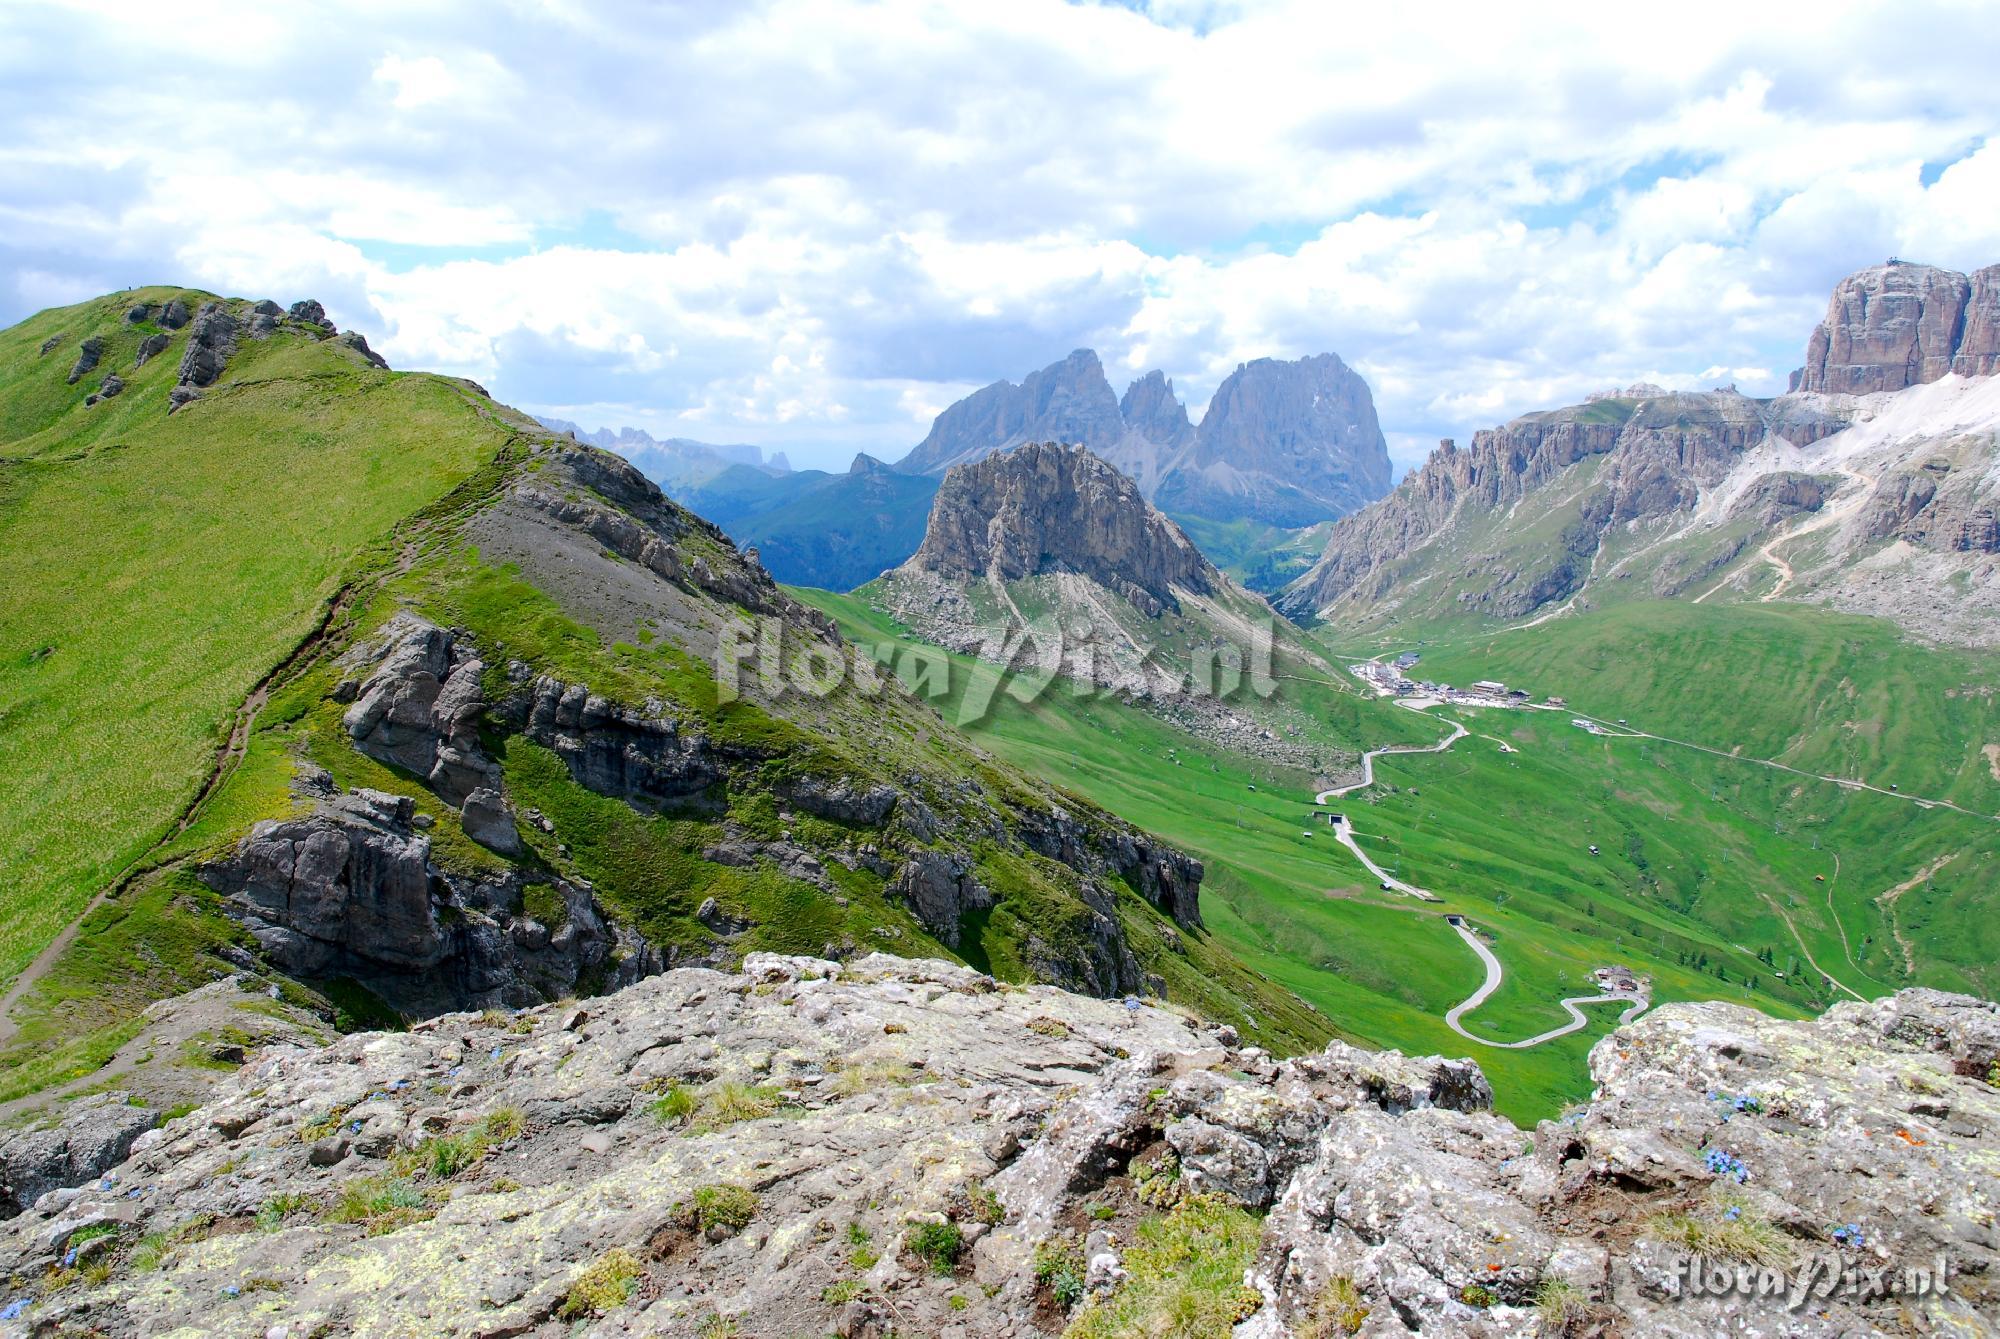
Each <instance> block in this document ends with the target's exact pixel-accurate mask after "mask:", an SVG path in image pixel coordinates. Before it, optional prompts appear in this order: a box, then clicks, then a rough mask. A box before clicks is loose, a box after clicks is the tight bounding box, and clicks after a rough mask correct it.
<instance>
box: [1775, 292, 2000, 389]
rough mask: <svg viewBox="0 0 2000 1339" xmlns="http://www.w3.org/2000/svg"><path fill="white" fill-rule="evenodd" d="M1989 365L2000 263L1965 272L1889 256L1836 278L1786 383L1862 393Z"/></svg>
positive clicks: (1994, 362)
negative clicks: (1802, 363)
mask: <svg viewBox="0 0 2000 1339" xmlns="http://www.w3.org/2000/svg"><path fill="white" fill-rule="evenodd" d="M1995 372H2000V265H1988V266H1987V267H1986V268H1984V269H1981V270H1975V271H1973V273H1972V274H1971V275H1970V276H1967V275H1963V274H1959V273H1958V272H1956V271H1954V270H1941V269H1938V268H1936V267H1935V266H1931V265H1912V264H1910V263H1908V262H1906V261H1898V260H1892V261H1890V262H1888V263H1887V264H1886V265H1877V266H1874V267H1872V268H1870V269H1866V270H1861V271H1859V272H1857V273H1855V274H1850V275H1849V276H1847V278H1845V279H1843V280H1841V281H1840V284H1839V285H1838V286H1837V287H1836V288H1835V289H1834V290H1833V300H1832V301H1831V302H1830V303H1828V304H1827V309H1826V319H1825V320H1823V321H1821V322H1820V324H1819V328H1818V329H1816V330H1814V331H1813V333H1812V339H1811V341H1810V342H1809V343H1808V344H1807V346H1806V362H1805V366H1804V367H1802V368H1800V369H1799V370H1798V371H1796V372H1794V373H1792V387H1791V388H1792V389H1793V390H1795V391H1829V392H1833V393H1835V394H1845V395H1867V394H1870V393H1872V392H1875V391H1899V390H1902V389H1904V388H1905V387H1908V386H1920V385H1923V384H1924V383H1925V382H1931V381H1936V380H1938V379H1939V378H1940V377H1943V376H1947V375H1950V374H1956V375H1958V376H1962V377H1983V376H1991V375H1992V374H1993V373H1995Z"/></svg>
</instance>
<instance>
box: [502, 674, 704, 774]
mask: <svg viewBox="0 0 2000 1339" xmlns="http://www.w3.org/2000/svg"><path fill="white" fill-rule="evenodd" d="M508 673H509V676H510V677H512V678H514V679H515V680H516V682H517V685H518V686H517V687H516V688H515V690H514V691H513V692H512V693H511V694H510V695H509V697H508V699H507V701H506V703H505V704H504V705H503V708H502V710H501V713H500V715H501V719H502V720H504V721H505V722H506V723H507V724H508V725H510V726H511V727H512V728H514V729H516V730H518V731H520V732H521V734H523V735H525V736H526V737H527V738H529V739H531V740H533V741H534V742H535V743H537V744H540V745H541V746H542V747H543V748H546V749H549V750H551V751H552V752H553V753H554V754H555V755H556V756H557V757H558V758H560V759H562V761H563V765H564V766H565V767H567V768H568V769H569V774H570V776H571V777H572V778H573V779H574V780H575V781H576V783H577V784H578V785H580V786H582V787H584V788H585V789H587V790H592V791H595V792H597V793H598V794H599V795H609V796H612V797H613V798H615V799H621V800H625V801H627V802H629V803H632V804H635V805H638V806H640V807H643V808H647V809H659V808H662V807H674V806H677V805H684V804H686V803H688V802H690V801H692V800H693V799H695V798H696V797H698V796H700V795H701V794H702V792H704V791H706V790H708V789H709V788H710V787H711V786H714V785H717V784H718V783H720V782H721V781H722V779H723V777H724V768H723V762H722V759H720V758H718V757H717V756H716V755H715V754H714V753H713V752H712V751H711V750H710V749H709V746H708V741H707V739H706V738H705V737H704V736H703V735H701V734H700V733H698V732H694V731H685V730H683V729H682V727H681V723H680V722H679V720H678V719H677V718H676V717H675V716H674V715H673V713H671V712H670V711H668V710H667V709H666V707H664V706H663V705H662V704H660V703H658V702H652V703H648V704H646V705H645V706H644V707H643V708H635V707H629V706H626V705H624V704H622V703H618V702H613V701H611V700H610V699H609V698H606V697H603V696H600V695H599V694H596V693H593V692H591V691H590V689H589V688H588V687H587V686H586V685H584V684H580V683H564V682H563V681H562V680H560V679H557V678H554V677H552V676H550V675H546V674H542V675H533V676H532V677H524V676H528V675H529V674H530V673H531V672H530V671H529V670H528V668H527V666H525V665H520V664H515V665H510V666H509V667H508Z"/></svg>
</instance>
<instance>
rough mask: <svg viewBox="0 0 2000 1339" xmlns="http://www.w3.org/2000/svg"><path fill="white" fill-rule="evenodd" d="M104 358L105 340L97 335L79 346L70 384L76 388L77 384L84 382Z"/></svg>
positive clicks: (70, 373)
mask: <svg viewBox="0 0 2000 1339" xmlns="http://www.w3.org/2000/svg"><path fill="white" fill-rule="evenodd" d="M103 356H104V340H103V339H102V338H100V337H99V336H97V335H92V336H91V337H90V338H88V339H86V340H84V341H83V343H81V344H79V345H77V346H76V365H75V366H73V367H71V368H70V370H69V384H70V385H72V386H74V385H76V383H77V382H79V381H81V380H83V378H84V377H85V376H86V375H88V374H89V373H90V372H91V371H92V370H93V369H94V368H96V366H97V362H98V360H99V359H100V358H102V357H103Z"/></svg>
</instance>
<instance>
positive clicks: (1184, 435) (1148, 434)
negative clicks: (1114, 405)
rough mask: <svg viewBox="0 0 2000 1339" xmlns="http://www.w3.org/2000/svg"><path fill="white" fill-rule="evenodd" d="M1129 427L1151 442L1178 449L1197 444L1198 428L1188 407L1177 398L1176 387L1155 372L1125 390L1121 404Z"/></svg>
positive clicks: (1119, 405) (1119, 406)
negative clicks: (1189, 418)
mask: <svg viewBox="0 0 2000 1339" xmlns="http://www.w3.org/2000/svg"><path fill="white" fill-rule="evenodd" d="M1118 412H1119V413H1120V414H1121V415H1123V416H1124V419H1125V426H1126V427H1127V428H1130V429H1131V430H1132V431H1134V432H1136V433H1138V434H1139V435H1140V436H1142V437H1144V438H1146V439H1148V440H1149V441H1152V442H1156V443H1158V444H1159V445H1161V446H1164V447H1169V448H1177V447H1182V446H1186V445H1187V444H1188V443H1189V442H1192V441H1193V440H1194V424H1192V423H1190V422H1188V416H1187V406H1186V405H1184V404H1182V403H1181V402H1180V397H1178V396H1177V395H1175V394H1174V383H1173V382H1172V381H1169V380H1168V379H1167V374H1166V373H1164V372H1161V371H1159V370H1158V369H1155V370H1154V371H1151V372H1148V373H1147V374H1146V375H1145V376H1143V377H1140V378H1139V379H1138V380H1137V381H1135V382H1133V383H1132V384H1131V385H1130V386H1128V387H1126V388H1125V398H1124V399H1122V400H1120V401H1119V402H1118Z"/></svg>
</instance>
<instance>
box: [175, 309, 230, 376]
mask: <svg viewBox="0 0 2000 1339" xmlns="http://www.w3.org/2000/svg"><path fill="white" fill-rule="evenodd" d="M235 350H236V317H235V315H234V314H233V313H231V312H230V310H229V308H228V307H226V306H224V305H223V304H222V303H220V302H204V303H203V304H202V305H201V310H200V311H199V312H197V313H196V314H195V318H194V323H193V324H192V325H191V326H189V327H188V339H187V347H186V348H185V349H183V350H182V352H181V365H180V371H179V375H178V377H177V378H176V380H177V381H178V382H179V384H181V385H183V386H193V387H196V388H200V387H203V386H212V385H214V384H215V379H216V378H217V377H219V376H221V375H222V369H223V368H224V367H226V366H227V365H228V362H229V355H230V354H231V353H233V352H235Z"/></svg>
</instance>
